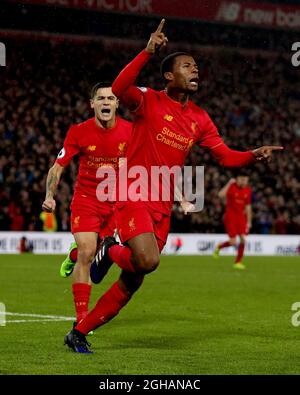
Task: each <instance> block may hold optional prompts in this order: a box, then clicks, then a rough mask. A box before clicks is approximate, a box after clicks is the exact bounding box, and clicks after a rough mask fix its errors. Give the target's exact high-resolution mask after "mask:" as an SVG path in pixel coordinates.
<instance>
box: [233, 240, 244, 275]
mask: <svg viewBox="0 0 300 395" xmlns="http://www.w3.org/2000/svg"><path fill="white" fill-rule="evenodd" d="M239 237H240V243H239V246H238V253H237V256H236V259H235V263H234V268H236V269H245V265H244V264H243V263H242V261H243V257H244V251H245V244H246V237H245V235H244V234H240V235H239Z"/></svg>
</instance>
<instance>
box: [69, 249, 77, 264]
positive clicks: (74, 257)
mask: <svg viewBox="0 0 300 395" xmlns="http://www.w3.org/2000/svg"><path fill="white" fill-rule="evenodd" d="M77 257H78V248H74V250H72V251H71V252H70V258H71V261H72V262H77Z"/></svg>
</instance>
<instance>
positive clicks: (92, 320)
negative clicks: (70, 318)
mask: <svg viewBox="0 0 300 395" xmlns="http://www.w3.org/2000/svg"><path fill="white" fill-rule="evenodd" d="M143 279H144V275H142V274H138V273H130V272H126V271H124V270H123V271H122V273H121V275H120V278H119V279H118V281H116V282H115V283H114V284H113V285H112V286H111V288H110V289H109V290H108V291H106V292H105V294H104V295H103V296H101V298H100V299H99V300H98V302H97V303H96V306H95V307H94V308H93V309H92V310H91V311H90V312H89V314H88V315H87V317H86V318H85V319H84V320H82V321H81V322H80V323H79V324H78V325H77V326H76V327H75V331H78V332H80V334H83V335H84V336H86V335H87V334H88V333H89V332H90V331H93V330H95V329H97V328H98V327H100V326H102V325H104V324H106V323H107V322H109V321H110V320H111V319H112V318H114V317H115V316H116V315H117V314H118V313H119V311H120V310H121V309H122V308H123V307H124V306H125V305H126V304H127V303H128V302H129V300H130V299H131V297H132V295H133V294H134V293H135V292H136V291H137V290H138V289H139V288H140V286H141V285H142V282H143Z"/></svg>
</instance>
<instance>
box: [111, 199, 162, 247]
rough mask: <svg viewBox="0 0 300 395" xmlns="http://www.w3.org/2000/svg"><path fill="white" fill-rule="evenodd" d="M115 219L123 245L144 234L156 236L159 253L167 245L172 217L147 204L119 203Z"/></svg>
mask: <svg viewBox="0 0 300 395" xmlns="http://www.w3.org/2000/svg"><path fill="white" fill-rule="evenodd" d="M115 219H116V224H117V229H118V233H119V236H120V239H121V242H122V243H125V241H128V240H130V239H132V238H133V237H135V236H138V235H140V234H142V233H148V232H152V233H154V234H155V237H156V240H157V244H158V248H159V251H162V249H163V247H164V245H165V244H166V241H167V238H168V234H169V230H170V217H169V216H168V215H166V214H164V213H162V212H160V211H153V210H151V208H150V207H149V206H148V205H147V204H146V203H145V202H131V201H130V202H126V203H123V202H122V203H117V204H116V209H115Z"/></svg>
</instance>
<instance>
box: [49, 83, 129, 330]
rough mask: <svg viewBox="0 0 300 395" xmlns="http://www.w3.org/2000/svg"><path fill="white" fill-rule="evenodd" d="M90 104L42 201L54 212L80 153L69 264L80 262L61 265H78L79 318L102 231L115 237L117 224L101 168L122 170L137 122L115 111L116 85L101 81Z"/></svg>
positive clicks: (69, 136) (61, 155) (75, 287)
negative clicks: (103, 190)
mask: <svg viewBox="0 0 300 395" xmlns="http://www.w3.org/2000/svg"><path fill="white" fill-rule="evenodd" d="M90 104H91V108H92V109H93V110H94V113H95V116H94V117H93V118H90V119H88V120H87V121H85V122H82V123H80V124H77V125H73V126H71V127H70V129H69V131H68V133H67V136H66V139H65V141H64V146H63V148H62V150H61V151H60V153H59V154H58V157H57V159H56V162H55V164H54V165H53V167H51V169H50V170H49V173H48V177H47V188H46V189H47V191H46V198H45V201H44V203H43V209H44V210H45V211H48V212H51V211H53V210H55V207H56V202H55V200H54V196H55V194H56V191H57V187H58V184H59V180H60V178H61V175H62V172H63V170H64V168H65V167H66V166H68V164H69V163H70V161H71V159H72V158H73V157H74V156H75V155H79V160H80V164H79V171H78V176H77V181H76V185H75V190H74V196H73V200H72V204H71V231H72V233H73V235H74V238H75V241H76V244H77V245H74V246H73V247H72V251H71V256H70V263H72V261H76V260H77V264H76V266H75V264H74V263H73V265H70V266H69V267H66V266H64V265H62V268H61V275H63V276H64V277H66V276H67V275H69V274H71V272H72V271H73V268H74V266H75V268H74V271H73V295H74V303H75V309H76V321H77V322H80V321H81V320H82V319H83V318H84V317H85V316H86V315H87V313H88V302H89V298H90V292H91V285H90V263H91V261H92V259H93V258H94V256H95V253H96V248H97V239H98V234H100V236H101V237H104V236H109V235H113V233H114V229H115V227H116V226H115V223H114V220H113V212H114V205H115V202H114V201H112V200H109V201H101V200H99V195H98V196H97V195H96V193H97V186H98V185H99V183H100V181H101V178H98V177H97V170H98V169H99V168H113V169H114V170H118V167H119V160H120V158H123V157H124V156H125V152H126V149H127V145H128V141H129V138H130V136H131V132H132V124H131V123H130V122H128V121H126V120H124V119H122V118H120V117H119V116H117V115H116V110H117V108H118V99H117V97H116V96H115V95H114V94H113V93H112V89H111V84H109V83H98V84H96V85H95V86H94V87H93V89H92V91H91V100H90ZM103 200H104V199H103ZM77 246H78V253H77V248H76V247H77ZM77 255H78V256H77ZM71 258H73V259H71ZM65 262H66V261H65ZM62 271H63V273H62Z"/></svg>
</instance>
